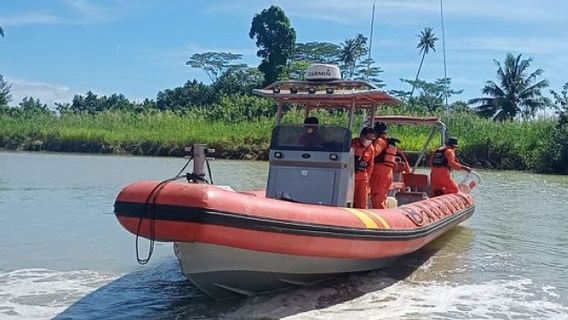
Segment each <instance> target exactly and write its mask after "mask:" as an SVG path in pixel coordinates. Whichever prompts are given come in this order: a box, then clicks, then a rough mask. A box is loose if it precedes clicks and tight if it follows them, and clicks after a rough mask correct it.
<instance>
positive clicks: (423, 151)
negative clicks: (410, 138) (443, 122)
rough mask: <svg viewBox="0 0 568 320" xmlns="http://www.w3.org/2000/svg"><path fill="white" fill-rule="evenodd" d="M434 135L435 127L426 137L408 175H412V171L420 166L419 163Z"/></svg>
mask: <svg viewBox="0 0 568 320" xmlns="http://www.w3.org/2000/svg"><path fill="white" fill-rule="evenodd" d="M435 134H436V127H433V128H432V130H431V131H430V135H429V136H428V139H427V140H426V143H424V146H423V147H422V152H421V153H420V155H419V156H418V159H416V163H415V164H414V166H413V167H412V171H411V172H410V173H414V171H416V168H418V165H419V164H420V161H422V159H423V158H424V156H425V155H426V150H428V146H429V145H430V142H431V141H432V139H434V135H435Z"/></svg>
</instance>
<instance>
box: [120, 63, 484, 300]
mask: <svg viewBox="0 0 568 320" xmlns="http://www.w3.org/2000/svg"><path fill="white" fill-rule="evenodd" d="M314 70H315V71H314ZM309 72H312V74H315V75H316V76H317V77H318V78H317V79H313V78H312V79H309V80H308V81H286V82H276V83H274V84H272V85H270V86H268V87H266V88H264V89H262V90H255V91H254V92H255V93H256V94H259V95H262V96H267V97H272V98H274V99H276V100H277V101H278V113H277V119H276V126H275V128H274V131H273V134H272V141H271V147H270V156H269V157H270V171H269V177H268V184H267V190H266V191H254V192H236V191H234V190H232V189H231V188H228V187H220V186H215V185H211V184H207V183H202V182H204V181H206V180H205V177H204V176H205V175H204V170H203V168H204V165H205V164H206V163H207V162H206V160H207V155H208V154H210V153H211V151H212V150H209V149H207V148H206V146H204V145H195V146H194V147H193V148H192V149H191V155H192V156H193V161H194V168H193V173H191V174H184V175H178V176H176V177H175V178H173V179H168V180H165V181H162V182H160V181H144V182H137V183H134V184H131V185H129V186H127V187H125V188H124V189H123V190H122V191H121V192H120V194H119V195H118V197H117V199H116V202H115V215H116V216H117V218H118V220H119V222H120V223H121V224H122V226H124V228H126V229H127V230H128V231H130V232H131V233H133V234H135V235H137V236H142V237H145V238H148V239H151V240H154V241H165V242H174V243H175V244H174V250H175V253H176V255H177V257H178V259H179V261H180V264H181V267H182V270H183V273H184V274H185V275H186V276H187V277H188V278H189V279H190V280H191V281H192V282H193V283H194V284H195V285H196V286H197V287H199V288H200V289H202V290H203V291H204V292H206V293H207V294H208V295H210V296H212V297H215V298H226V297H231V296H235V295H254V294H258V293H264V292H269V291H273V290H276V289H280V288H283V287H288V286H304V285H308V284H310V283H311V282H313V281H317V280H320V279H322V278H327V277H330V276H333V275H337V274H341V273H347V272H356V271H365V270H372V269H377V268H380V267H383V266H385V265H387V264H389V263H391V262H392V261H393V260H394V259H396V258H397V257H399V256H401V255H405V254H408V253H411V252H414V251H416V250H418V249H420V248H422V247H423V246H425V245H426V244H428V243H429V242H431V241H432V240H434V239H435V238H437V237H438V236H440V235H441V234H443V233H444V232H446V231H448V230H449V229H450V228H452V227H453V226H455V225H457V224H459V223H460V222H462V221H464V220H466V219H468V218H469V217H470V216H471V215H472V214H473V212H474V208H475V205H474V200H473V198H472V197H471V196H470V195H469V194H468V193H465V192H460V193H457V194H449V195H443V196H438V197H434V198H429V197H428V176H427V175H425V174H418V173H415V171H414V170H415V169H416V166H417V165H418V163H419V161H420V158H421V157H422V156H423V155H424V153H425V151H426V149H427V146H428V143H429V142H430V140H432V138H433V137H434V135H433V134H431V136H430V138H429V139H428V140H429V141H427V143H426V144H425V148H424V150H423V153H422V154H421V157H419V159H418V161H417V162H416V164H415V166H414V168H413V170H412V172H410V173H408V172H407V173H405V174H400V175H399V179H398V181H395V182H394V183H393V187H392V188H391V189H392V190H391V195H392V199H397V200H398V203H399V204H400V205H396V206H395V205H393V207H391V208H388V209H381V210H375V209H354V208H352V201H353V170H354V169H353V168H354V157H353V151H352V149H351V146H350V145H351V136H352V133H351V128H352V126H353V117H354V111H355V109H357V108H366V109H368V110H369V111H370V117H369V121H370V122H371V123H372V122H374V121H376V120H377V118H375V117H374V113H375V110H376V108H378V107H379V106H380V105H383V104H397V103H398V100H396V99H395V98H393V97H391V96H389V95H387V94H385V93H384V92H382V91H380V90H378V89H377V88H376V87H374V86H373V85H372V84H369V83H365V82H362V81H344V80H340V79H338V77H337V69H336V67H333V66H326V65H323V66H322V65H319V66H316V67H314V68H311V69H309V70H308V75H309ZM322 77H323V78H325V79H322ZM330 78H331V79H330ZM285 103H296V104H303V105H304V106H305V107H306V117H308V115H309V111H310V110H311V109H312V108H316V107H318V108H346V109H348V110H349V111H350V113H349V114H350V117H349V125H348V126H347V128H344V127H340V126H323V125H318V126H317V128H312V129H316V130H311V132H312V133H313V132H314V131H317V133H318V134H319V135H321V138H318V143H317V144H310V145H309V146H306V145H301V144H300V142H299V141H305V140H302V139H299V137H301V136H302V135H303V134H306V132H307V131H306V127H305V126H301V125H285V124H281V123H280V119H281V118H282V112H283V106H284V104H285ZM379 119H380V120H381V121H385V122H391V123H399V124H433V125H434V126H435V127H436V128H438V129H442V139H445V126H444V125H443V124H442V123H441V122H439V120H438V119H435V118H427V119H424V118H409V117H382V118H379ZM312 133H310V134H312ZM319 140H321V141H319ZM207 164H208V163H207ZM395 170H396V169H395ZM395 173H396V171H395ZM395 176H396V174H395ZM180 178H183V179H185V178H187V180H188V182H189V183H187V182H180V181H176V180H177V179H180ZM468 191H469V190H468ZM394 202H396V201H394Z"/></svg>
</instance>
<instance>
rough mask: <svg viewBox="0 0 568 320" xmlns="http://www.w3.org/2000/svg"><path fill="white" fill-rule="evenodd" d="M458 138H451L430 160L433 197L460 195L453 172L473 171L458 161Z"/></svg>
mask: <svg viewBox="0 0 568 320" xmlns="http://www.w3.org/2000/svg"><path fill="white" fill-rule="evenodd" d="M457 147H458V139H457V138H449V139H448V141H447V142H446V144H445V145H444V146H443V147H441V148H439V149H438V150H436V151H435V152H434V154H433V155H432V157H431V158H430V166H431V167H432V170H431V171H430V181H431V182H432V195H433V196H439V195H443V194H448V193H458V191H459V189H458V185H457V184H456V183H455V181H454V180H453V179H452V169H453V170H464V171H467V172H470V171H471V168H470V167H467V166H464V165H463V164H461V163H459V161H458V160H457V159H456V151H455V150H456V148H457Z"/></svg>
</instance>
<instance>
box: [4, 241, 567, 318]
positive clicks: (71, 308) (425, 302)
mask: <svg viewBox="0 0 568 320" xmlns="http://www.w3.org/2000/svg"><path fill="white" fill-rule="evenodd" d="M448 258H452V259H454V260H456V261H457V262H458V263H461V262H463V260H462V259H461V258H460V257H457V256H453V257H446V256H443V255H439V254H438V255H434V256H432V254H431V252H424V251H422V252H421V253H418V254H415V255H413V256H409V257H403V258H401V259H400V260H399V261H398V262H396V263H395V264H394V265H393V266H392V267H389V268H386V269H384V270H379V271H372V272H364V273H359V274H351V275H348V276H343V277H338V278H334V279H331V280H328V281H325V282H323V283H320V284H317V285H315V286H312V287H309V288H299V289H295V290H286V291H283V292H280V293H274V294H270V295H263V296H255V297H251V298H246V299H236V300H228V301H215V300H211V299H210V298H208V297H207V296H205V295H204V294H203V293H201V291H199V290H198V289H197V288H195V287H194V286H192V285H191V284H190V283H189V282H188V281H187V280H186V279H185V278H184V277H183V275H182V274H181V273H180V271H179V266H178V264H177V263H176V261H175V260H174V259H173V258H172V259H168V260H167V261H165V262H162V263H160V264H158V265H155V266H153V267H149V268H148V267H147V268H144V269H142V270H141V271H136V272H132V273H129V274H126V275H123V274H109V273H101V272H95V271H85V270H83V271H68V272H61V271H52V270H46V269H24V270H16V271H10V272H0V319H51V318H55V319H59V320H61V319H91V318H104V319H125V318H126V319H130V318H144V319H158V318H159V319H195V318H198V319H263V320H267V319H431V318H438V319H471V318H475V319H480V318H491V319H493V318H503V319H515V318H519V319H524V318H526V319H529V318H530V319H568V316H567V315H568V303H567V302H566V301H563V300H562V299H563V297H561V296H560V295H559V294H558V293H557V290H556V288H554V287H552V286H543V285H541V284H538V283H536V282H534V281H533V280H531V279H527V278H523V277H519V276H510V277H507V278H504V279H492V280H486V281H479V279H475V278H469V279H468V276H467V275H468V273H469V271H468V270H467V269H468V267H467V266H466V267H465V268H462V267H459V268H453V270H454V272H449V273H448V272H439V270H441V269H442V268H441V267H442V265H444V266H445V267H447V260H448ZM487 258H488V259H487V260H488V261H489V260H491V259H494V258H495V257H489V256H488V257H487ZM483 262H485V261H482V262H480V263H483Z"/></svg>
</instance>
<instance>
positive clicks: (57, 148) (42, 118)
mask: <svg viewBox="0 0 568 320" xmlns="http://www.w3.org/2000/svg"><path fill="white" fill-rule="evenodd" d="M297 116H298V115H294V114H293V115H292V116H291V118H292V119H289V120H293V121H297V119H295V118H296V117H297ZM320 118H323V119H322V120H324V121H323V123H340V122H341V121H342V120H344V119H342V117H340V116H333V115H320ZM443 121H444V122H445V123H446V124H447V125H448V128H449V131H450V135H453V136H457V137H459V138H460V150H459V153H458V154H459V156H460V159H461V160H462V161H463V162H464V163H466V164H468V165H471V166H474V167H477V168H493V169H508V170H533V169H534V168H535V163H536V162H537V161H538V160H539V159H538V156H539V152H538V150H539V148H542V146H543V141H542V140H543V139H542V137H544V136H546V135H547V134H548V132H550V131H551V130H552V128H553V127H554V124H555V123H554V121H551V120H538V121H531V122H494V121H491V120H487V119H482V118H479V117H477V116H474V115H471V114H461V113H455V114H451V115H450V116H449V117H447V118H445V119H444V120H443ZM359 122H360V120H359ZM273 125H274V120H273V119H272V118H260V119H257V120H255V121H250V122H238V123H226V122H220V121H207V120H205V119H202V118H199V117H195V116H191V115H185V116H184V115H179V114H174V113H147V114H133V113H124V112H103V113H98V114H95V115H87V114H80V115H77V114H69V115H64V116H53V115H45V114H37V115H26V116H18V117H14V116H7V115H0V148H1V149H5V150H25V151H54V152H83V153H112V154H132V155H148V156H175V157H178V156H183V155H184V154H185V152H184V148H185V146H187V145H191V144H194V143H206V144H207V145H209V146H210V147H212V148H215V149H216V151H217V153H216V157H217V158H220V159H247V160H266V159H267V157H268V153H267V150H268V147H269V139H270V133H271V130H272V127H273ZM390 134H391V136H395V137H397V138H399V139H400V140H402V141H403V142H402V148H403V149H404V150H421V149H422V143H423V142H424V141H425V140H426V137H427V135H428V128H424V127H412V126H407V127H398V128H395V127H393V128H391V130H390ZM436 145H437V143H436V142H435V143H432V146H431V149H430V151H432V150H433V149H434V148H435V147H436Z"/></svg>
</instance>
